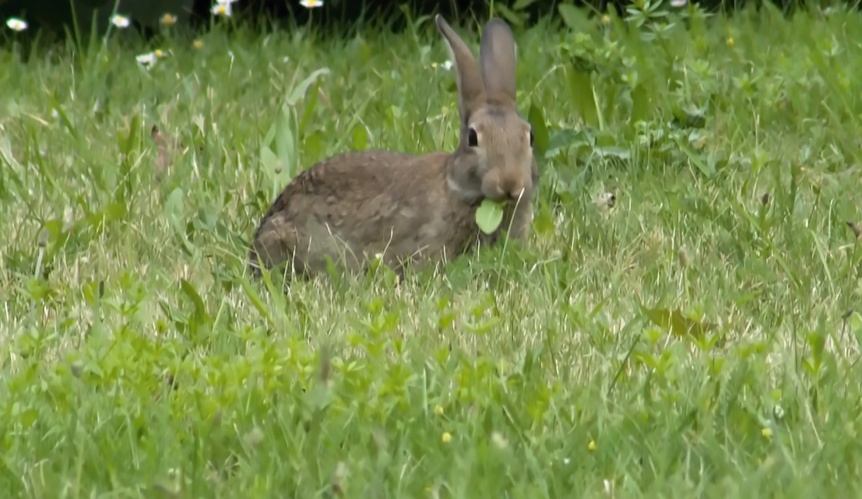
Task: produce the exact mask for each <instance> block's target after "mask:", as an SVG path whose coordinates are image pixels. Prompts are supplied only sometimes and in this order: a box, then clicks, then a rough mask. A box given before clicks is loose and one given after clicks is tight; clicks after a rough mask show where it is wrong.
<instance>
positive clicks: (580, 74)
mask: <svg viewBox="0 0 862 499" xmlns="http://www.w3.org/2000/svg"><path fill="white" fill-rule="evenodd" d="M566 75H567V77H568V81H569V95H570V97H571V99H572V104H574V105H575V109H576V110H577V111H578V114H580V115H581V118H582V119H583V120H584V123H585V124H586V125H587V126H591V127H595V128H601V127H600V126H599V111H598V109H597V108H596V101H595V98H594V97H593V78H592V75H591V74H590V72H589V71H583V70H579V69H577V68H576V67H575V66H574V64H572V65H570V66H569V67H567V68H566Z"/></svg>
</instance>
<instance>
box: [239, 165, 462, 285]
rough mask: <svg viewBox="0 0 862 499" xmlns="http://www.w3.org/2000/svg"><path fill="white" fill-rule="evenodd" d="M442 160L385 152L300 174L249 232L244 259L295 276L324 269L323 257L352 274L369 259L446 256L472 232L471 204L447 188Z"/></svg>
mask: <svg viewBox="0 0 862 499" xmlns="http://www.w3.org/2000/svg"><path fill="white" fill-rule="evenodd" d="M448 158H449V155H448V154H446V153H435V154H430V155H426V156H412V155H408V154H403V153H397V152H388V151H366V152H359V153H346V154H342V155H339V156H334V157H332V158H329V159H327V160H325V161H322V162H320V163H317V164H316V165H314V166H312V167H311V168H309V169H307V170H305V171H303V172H301V173H299V174H298V175H297V176H296V178H295V179H294V180H293V181H292V182H290V183H289V184H288V185H287V187H286V188H285V189H284V191H283V192H282V193H281V195H280V196H279V197H278V198H277V199H276V201H275V202H274V203H273V205H272V206H271V207H270V209H269V210H268V211H267V213H266V214H265V215H264V217H263V219H262V220H261V223H260V225H259V226H258V229H257V231H256V233H255V237H254V243H253V245H252V249H251V253H250V260H251V262H250V263H251V265H252V267H253V268H255V267H256V264H257V258H258V257H260V259H261V262H262V263H263V264H264V265H265V266H266V267H272V266H275V265H279V264H281V263H282V262H284V261H285V260H292V262H293V269H294V271H296V272H299V273H316V272H320V271H323V270H324V269H325V268H326V260H327V257H328V258H330V259H332V261H333V262H334V263H337V264H340V265H341V266H344V267H346V268H348V269H351V270H358V269H360V268H361V267H363V266H364V265H365V263H366V261H367V258H368V257H369V256H374V255H377V254H380V255H382V257H383V260H384V261H385V262H386V263H387V264H389V265H391V266H393V267H396V268H398V267H400V262H402V261H404V260H412V261H416V262H418V261H424V260H427V259H434V260H437V259H440V258H442V257H447V258H451V257H453V256H455V255H457V254H460V253H462V252H463V251H464V250H465V249H466V248H467V247H468V246H469V245H470V244H471V243H472V242H473V241H474V238H475V235H476V226H475V222H474V218H473V217H474V214H475V207H473V206H470V205H468V204H466V203H464V202H463V201H461V200H460V199H458V198H457V197H456V196H454V195H453V194H452V193H451V191H450V190H449V189H448V188H447V184H446V171H447V161H448Z"/></svg>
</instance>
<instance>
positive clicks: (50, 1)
mask: <svg viewBox="0 0 862 499" xmlns="http://www.w3.org/2000/svg"><path fill="white" fill-rule="evenodd" d="M644 1H646V0H644ZM656 1H658V2H664V3H669V2H670V0H651V3H656ZM763 2H771V3H773V4H775V5H777V6H779V7H780V8H782V9H783V10H784V11H785V12H788V13H789V12H792V11H793V10H795V9H796V8H798V7H800V6H803V5H809V6H810V5H819V6H828V5H830V4H836V3H848V2H847V1H846V0H845V2H836V1H824V0H820V1H815V2H812V1H808V2H805V1H804V0H701V1H696V2H694V3H697V4H699V5H700V6H701V7H702V8H704V9H706V10H709V11H712V12H718V11H733V10H735V9H737V8H739V7H741V6H742V5H745V4H747V3H753V4H756V5H761V4H762V3H763ZM857 2H858V0H856V1H853V2H849V3H852V4H856V3H857ZM214 3H215V0H120V2H119V8H118V9H117V12H119V13H122V14H124V15H127V16H129V17H130V18H131V19H132V21H133V23H134V26H135V27H136V28H137V29H138V30H140V31H141V33H142V34H144V36H147V37H151V36H154V35H155V34H156V33H157V31H158V29H159V24H158V20H159V18H160V16H161V15H162V14H164V13H165V12H171V13H173V14H175V15H178V16H179V20H178V23H177V25H178V26H177V28H179V29H184V28H186V29H194V30H199V29H206V28H207V27H208V26H209V24H210V21H211V17H212V16H211V15H210V8H211V7H212V5H213V4H214ZM561 3H566V4H570V5H575V6H579V7H582V8H585V9H588V10H591V11H593V12H595V13H602V12H606V11H607V9H609V8H614V9H616V11H617V12H624V11H625V7H626V5H628V4H630V3H631V2H630V1H623V0H497V1H491V0H404V1H398V0H324V6H323V7H320V8H315V9H306V8H305V7H303V6H302V5H300V3H299V0H238V1H237V2H236V3H234V4H233V7H234V18H236V19H242V20H244V21H249V22H252V23H256V24H261V25H269V24H275V25H278V26H281V27H282V28H289V27H291V26H295V25H304V24H306V23H307V22H309V21H310V20H311V21H313V23H314V26H315V27H316V28H317V29H319V30H323V31H326V32H342V33H343V32H344V31H346V30H352V29H360V30H362V29H391V30H395V31H398V30H401V29H403V28H405V27H406V26H408V25H410V22H411V20H415V19H417V18H419V17H420V16H428V15H434V14H437V13H439V14H442V15H443V16H445V17H446V18H447V19H449V20H450V21H451V22H453V23H456V24H460V23H462V22H463V21H464V20H465V19H469V18H474V17H475V18H477V19H484V18H487V17H488V15H489V13H491V12H492V11H493V13H494V15H497V16H502V17H504V18H506V19H507V21H509V22H510V23H511V24H513V25H520V24H530V23H533V22H535V21H536V20H537V19H539V18H540V17H543V16H546V15H548V14H551V15H552V16H557V15H558V6H559V4H561ZM115 5H116V3H115V1H114V0H0V16H2V18H3V19H6V18H8V17H10V16H18V17H22V18H24V19H25V20H26V21H27V22H28V23H29V24H30V26H31V29H29V30H28V31H29V33H28V34H27V35H21V37H25V36H27V37H32V36H35V35H34V33H38V36H40V37H42V38H45V37H46V36H55V35H59V36H60V37H62V36H65V35H68V34H77V35H81V34H84V33H87V32H89V31H90V28H91V27H92V26H97V27H98V29H99V30H104V29H105V28H106V27H107V26H108V19H109V17H110V15H111V13H112V12H113V10H114V8H115ZM75 26H77V28H78V29H77V30H76V29H75ZM7 31H8V30H7ZM4 39H7V40H8V37H4Z"/></svg>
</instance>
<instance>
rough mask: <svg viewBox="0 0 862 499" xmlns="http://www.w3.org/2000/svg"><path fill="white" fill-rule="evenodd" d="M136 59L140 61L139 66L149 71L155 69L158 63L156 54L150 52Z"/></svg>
mask: <svg viewBox="0 0 862 499" xmlns="http://www.w3.org/2000/svg"><path fill="white" fill-rule="evenodd" d="M135 59H136V60H137V61H138V64H140V65H141V66H143V67H144V68H145V69H148V70H149V69H150V68H151V67H153V64H155V63H156V53H155V52H148V53H146V54H141V55H139V56H135Z"/></svg>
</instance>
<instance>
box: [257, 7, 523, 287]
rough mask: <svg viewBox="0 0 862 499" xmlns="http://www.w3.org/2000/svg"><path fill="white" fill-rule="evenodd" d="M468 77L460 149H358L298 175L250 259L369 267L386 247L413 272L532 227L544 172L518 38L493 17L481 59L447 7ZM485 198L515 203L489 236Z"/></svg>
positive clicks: (459, 63)
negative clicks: (536, 152)
mask: <svg viewBox="0 0 862 499" xmlns="http://www.w3.org/2000/svg"><path fill="white" fill-rule="evenodd" d="M435 22H436V24H437V29H438V30H439V31H440V33H441V34H442V35H443V37H444V38H445V39H446V41H447V42H448V46H449V49H450V53H451V55H452V59H453V60H454V62H455V70H456V75H457V82H458V97H459V98H458V109H459V112H460V116H461V127H460V129H461V131H460V135H461V139H460V143H459V144H458V149H457V150H456V151H455V152H453V153H447V152H435V153H431V154H427V155H424V156H413V155H408V154H404V153H398V152H390V151H366V152H351V153H345V154H341V155H338V156H335V157H331V158H329V159H326V160H324V161H321V162H319V163H317V164H315V165H313V166H312V167H310V168H308V169H307V170H305V171H302V172H301V173H299V174H298V175H297V176H296V177H295V178H294V179H293V181H291V182H290V183H289V184H288V185H287V187H285V189H284V191H283V192H282V193H281V195H279V197H278V198H277V199H276V200H275V202H274V203H273V205H272V206H271V207H270V208H269V210H268V211H267V212H266V214H265V215H264V216H263V218H262V219H261V221H260V225H259V226H258V228H257V231H256V233H255V236H254V242H253V243H252V247H251V249H250V252H249V265H250V267H251V269H252V272H253V274H254V275H255V276H259V275H260V269H259V266H258V265H259V263H262V264H263V265H264V266H265V267H267V268H272V267H274V266H276V265H280V264H281V263H283V262H285V261H287V260H290V261H291V262H292V266H293V270H294V272H296V273H298V274H305V275H309V274H314V273H319V272H321V271H324V270H325V269H326V262H327V258H330V259H331V260H332V261H333V263H336V264H340V265H341V266H342V267H346V268H347V269H349V270H359V269H361V268H362V267H364V266H365V265H366V263H367V262H368V259H369V258H373V257H375V255H381V257H382V260H383V262H384V263H385V264H387V265H389V266H391V267H392V268H393V269H394V270H396V272H398V273H399V275H402V276H403V274H402V265H404V263H406V262H407V261H412V262H416V263H422V262H428V261H444V260H445V259H447V258H452V257H454V256H457V255H459V254H461V253H463V252H465V251H467V250H468V249H469V247H470V246H471V245H472V244H475V243H476V242H477V240H479V239H480V237H481V238H482V240H484V241H485V242H488V243H493V242H494V241H496V240H497V236H498V235H499V231H500V230H502V229H509V233H510V234H511V235H512V236H513V237H516V238H518V239H524V238H526V237H527V235H528V234H529V228H530V223H531V221H532V217H533V210H532V206H531V202H532V197H533V191H534V189H535V187H536V184H537V182H538V168H537V166H536V160H535V158H534V157H533V149H532V145H533V133H532V127H531V126H530V124H529V123H528V122H527V121H525V120H524V119H522V118H521V116H520V115H519V113H518V109H517V106H516V103H515V89H516V85H515V57H516V56H515V41H514V38H513V36H512V31H511V29H510V28H509V26H508V25H507V24H506V23H505V22H504V21H502V20H500V19H492V20H490V21H488V23H487V24H486V25H485V28H484V31H483V33H482V42H481V47H480V56H479V60H480V64H479V65H477V64H476V60H475V59H474V58H473V54H472V53H471V51H470V49H468V48H467V46H466V45H465V44H464V42H463V41H462V40H461V38H459V37H458V35H457V34H455V32H454V31H452V28H451V27H449V24H447V23H446V21H445V20H444V19H443V18H442V17H440V16H439V15H438V16H437V17H436V18H435ZM485 198H488V199H491V200H495V201H497V200H505V201H508V202H509V203H508V205H507V207H506V209H505V211H504V213H505V216H504V219H503V223H502V224H501V226H500V228H499V229H498V230H497V231H496V232H495V233H493V234H491V235H490V236H482V235H481V234H480V232H479V229H478V227H477V225H476V222H475V213H476V209H477V207H478V206H479V203H481V201H482V200H483V199H485Z"/></svg>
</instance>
